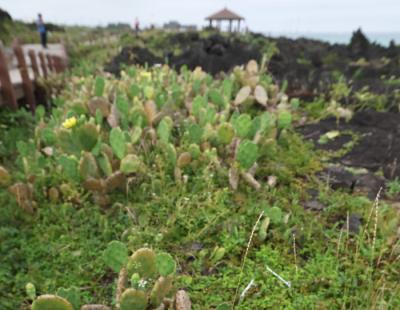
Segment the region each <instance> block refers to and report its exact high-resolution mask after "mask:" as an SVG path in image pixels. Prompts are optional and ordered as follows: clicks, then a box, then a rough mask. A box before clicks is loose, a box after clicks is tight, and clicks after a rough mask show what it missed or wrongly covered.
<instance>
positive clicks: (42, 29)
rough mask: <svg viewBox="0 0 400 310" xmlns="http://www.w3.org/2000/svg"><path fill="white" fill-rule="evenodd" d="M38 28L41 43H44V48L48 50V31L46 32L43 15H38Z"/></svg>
mask: <svg viewBox="0 0 400 310" xmlns="http://www.w3.org/2000/svg"><path fill="white" fill-rule="evenodd" d="M36 23H37V28H38V31H39V35H40V42H41V43H42V46H43V47H44V48H47V31H46V26H45V24H44V21H43V17H42V14H40V13H39V14H38V19H37V22H36Z"/></svg>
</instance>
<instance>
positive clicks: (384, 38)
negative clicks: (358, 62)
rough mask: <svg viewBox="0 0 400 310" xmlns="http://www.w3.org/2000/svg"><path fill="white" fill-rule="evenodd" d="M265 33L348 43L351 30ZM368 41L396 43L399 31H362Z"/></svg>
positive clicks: (386, 44) (399, 34)
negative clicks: (346, 31)
mask: <svg viewBox="0 0 400 310" xmlns="http://www.w3.org/2000/svg"><path fill="white" fill-rule="evenodd" d="M264 34H265V35H267V36H271V37H279V36H283V37H288V38H292V39H297V38H308V39H316V40H320V41H326V42H329V43H332V44H335V43H339V44H348V43H349V42H350V39H351V36H352V32H349V33H332V32H331V33H322V32H321V33H318V32H270V33H268V32H264ZM364 34H365V35H366V36H367V38H368V39H369V40H370V42H376V43H378V44H380V45H383V46H388V45H389V43H390V41H391V40H394V41H395V43H396V44H400V32H369V33H367V32H364Z"/></svg>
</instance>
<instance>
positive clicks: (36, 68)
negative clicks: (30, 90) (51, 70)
mask: <svg viewBox="0 0 400 310" xmlns="http://www.w3.org/2000/svg"><path fill="white" fill-rule="evenodd" d="M28 55H29V59H30V60H31V65H32V70H33V75H34V77H35V80H37V79H38V78H39V77H40V73H39V66H38V63H37V60H36V55H35V51H34V50H29V52H28Z"/></svg>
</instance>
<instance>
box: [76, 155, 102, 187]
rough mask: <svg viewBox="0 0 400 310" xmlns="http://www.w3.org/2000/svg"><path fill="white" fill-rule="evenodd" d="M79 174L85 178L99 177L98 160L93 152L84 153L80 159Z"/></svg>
mask: <svg viewBox="0 0 400 310" xmlns="http://www.w3.org/2000/svg"><path fill="white" fill-rule="evenodd" d="M79 175H80V176H81V178H82V179H83V180H87V179H88V178H94V179H97V178H98V177H99V169H98V166H97V162H96V159H95V158H94V156H93V154H92V153H89V152H84V153H83V155H82V157H81V160H80V161H79Z"/></svg>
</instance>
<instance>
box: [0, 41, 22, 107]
mask: <svg viewBox="0 0 400 310" xmlns="http://www.w3.org/2000/svg"><path fill="white" fill-rule="evenodd" d="M0 84H1V91H2V93H3V97H4V100H5V101H6V103H7V104H8V105H9V106H10V108H11V109H13V110H17V109H18V102H17V96H16V95H15V90H14V86H13V85H12V82H11V78H10V72H9V71H8V66H7V61H6V57H5V56H4V53H3V49H2V48H1V47H0Z"/></svg>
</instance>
